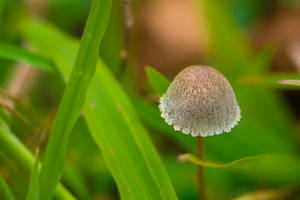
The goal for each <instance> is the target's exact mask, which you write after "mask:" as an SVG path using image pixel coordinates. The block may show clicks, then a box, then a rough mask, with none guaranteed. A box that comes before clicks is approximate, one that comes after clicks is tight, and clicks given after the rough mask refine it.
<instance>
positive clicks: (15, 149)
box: [0, 117, 75, 200]
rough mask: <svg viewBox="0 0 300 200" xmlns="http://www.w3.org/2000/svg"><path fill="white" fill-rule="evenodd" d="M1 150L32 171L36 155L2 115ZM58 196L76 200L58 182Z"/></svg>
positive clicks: (0, 123)
mask: <svg viewBox="0 0 300 200" xmlns="http://www.w3.org/2000/svg"><path fill="white" fill-rule="evenodd" d="M0 150H1V151H2V152H3V153H4V154H5V155H7V156H8V157H9V158H11V159H13V160H14V161H15V162H16V163H17V164H18V165H19V166H20V167H21V168H22V169H23V170H25V171H26V172H28V173H30V171H31V170H32V169H33V166H34V156H33V155H32V153H31V152H30V151H29V150H28V149H27V148H26V147H25V145H24V144H23V143H22V142H21V141H20V140H19V139H18V138H17V137H16V136H15V135H14V134H13V133H12V132H11V130H10V129H9V127H8V126H7V124H6V123H5V122H4V121H3V119H2V118H1V117H0ZM55 193H56V197H58V198H59V199H66V200H74V199H75V198H74V197H73V196H72V195H71V194H70V192H69V191H68V190H66V189H65V188H64V187H63V185H61V184H58V186H57V188H56V192H55Z"/></svg>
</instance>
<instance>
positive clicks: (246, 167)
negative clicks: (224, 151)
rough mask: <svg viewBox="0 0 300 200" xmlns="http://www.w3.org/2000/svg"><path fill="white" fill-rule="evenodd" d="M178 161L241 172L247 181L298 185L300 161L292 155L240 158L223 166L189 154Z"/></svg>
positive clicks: (264, 155)
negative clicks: (254, 179)
mask: <svg viewBox="0 0 300 200" xmlns="http://www.w3.org/2000/svg"><path fill="white" fill-rule="evenodd" d="M178 160H179V161H183V162H185V161H188V162H190V163H193V164H196V165H200V166H203V167H210V168H218V169H228V170H233V171H236V172H243V173H244V174H247V176H248V179H249V180H250V178H253V177H260V178H261V180H265V179H269V180H272V181H273V183H278V184H283V183H289V184H292V183H294V184H299V183H300V174H299V171H300V159H299V157H298V156H296V155H294V154H286V153H267V154H261V155H256V156H249V157H244V158H240V159H237V160H234V161H232V162H229V163H225V164H219V163H215V162H210V161H206V160H202V159H199V158H197V157H196V156H193V155H191V154H183V155H180V156H179V158H178ZM281 163H284V165H281ZM252 176H253V177H252ZM249 177H250V178H249Z"/></svg>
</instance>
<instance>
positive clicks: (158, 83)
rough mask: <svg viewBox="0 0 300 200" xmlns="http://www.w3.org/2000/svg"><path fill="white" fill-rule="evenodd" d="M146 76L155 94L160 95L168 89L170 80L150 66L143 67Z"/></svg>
mask: <svg viewBox="0 0 300 200" xmlns="http://www.w3.org/2000/svg"><path fill="white" fill-rule="evenodd" d="M145 71H146V75H147V78H148V80H149V83H150V85H151V87H152V88H153V90H154V91H155V93H156V94H158V95H159V96H162V95H163V94H164V93H165V92H166V90H167V89H168V87H169V85H170V82H169V80H168V79H166V78H165V77H164V76H162V75H161V74H160V73H159V72H158V71H156V70H155V69H154V68H152V67H146V68H145Z"/></svg>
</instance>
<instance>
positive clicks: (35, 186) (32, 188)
mask: <svg viewBox="0 0 300 200" xmlns="http://www.w3.org/2000/svg"><path fill="white" fill-rule="evenodd" d="M38 155H39V150H37V153H36V155H35V161H34V165H33V168H32V171H31V177H30V182H29V188H28V193H27V197H26V200H39V199H40V194H39V193H40V192H39V175H40V172H39V159H38Z"/></svg>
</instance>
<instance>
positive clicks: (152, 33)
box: [137, 0, 205, 74]
mask: <svg viewBox="0 0 300 200" xmlns="http://www.w3.org/2000/svg"><path fill="white" fill-rule="evenodd" d="M194 9H195V8H194V6H193V2H192V1H191V0H162V1H153V2H151V3H149V4H147V5H146V6H144V7H143V8H142V9H141V11H140V14H139V15H138V18H139V19H138V24H139V25H138V26H139V27H138V30H137V31H138V33H137V35H138V37H139V47H138V49H139V57H140V65H141V66H145V65H150V66H153V67H155V68H157V69H159V71H161V72H163V73H165V74H173V73H176V72H177V71H179V70H180V69H182V68H184V67H186V66H188V65H191V64H194V63H195V62H197V61H198V62H199V60H201V59H202V57H203V51H204V43H205V40H204V31H202V30H201V29H203V26H201V25H200V24H201V22H199V21H198V20H199V16H197V14H196V11H195V10H194Z"/></svg>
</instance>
